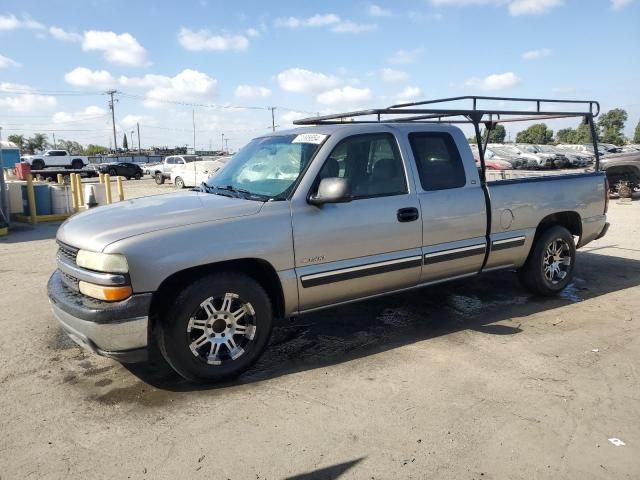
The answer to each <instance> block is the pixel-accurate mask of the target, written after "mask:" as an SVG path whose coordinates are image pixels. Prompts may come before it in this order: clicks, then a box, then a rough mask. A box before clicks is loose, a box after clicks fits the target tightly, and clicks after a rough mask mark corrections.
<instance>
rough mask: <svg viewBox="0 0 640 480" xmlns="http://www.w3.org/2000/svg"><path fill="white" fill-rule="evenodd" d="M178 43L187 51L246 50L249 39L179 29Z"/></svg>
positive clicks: (205, 31)
mask: <svg viewBox="0 0 640 480" xmlns="http://www.w3.org/2000/svg"><path fill="white" fill-rule="evenodd" d="M178 41H179V42H180V45H182V46H183V47H184V48H185V49H187V50H192V51H200V50H217V51H225V50H246V49H247V48H248V47H249V39H248V38H247V37H245V36H244V35H228V34H226V33H225V34H219V35H216V34H213V33H211V32H210V31H209V30H198V31H197V32H196V31H194V30H190V29H188V28H181V29H180V33H178Z"/></svg>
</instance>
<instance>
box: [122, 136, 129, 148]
mask: <svg viewBox="0 0 640 480" xmlns="http://www.w3.org/2000/svg"><path fill="white" fill-rule="evenodd" d="M122 149H123V150H129V142H127V134H126V133H125V134H124V138H123V139H122Z"/></svg>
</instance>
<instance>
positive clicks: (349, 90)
mask: <svg viewBox="0 0 640 480" xmlns="http://www.w3.org/2000/svg"><path fill="white" fill-rule="evenodd" d="M370 99H371V90H369V89H368V88H354V87H351V86H349V85H347V86H346V87H342V88H334V89H332V90H329V91H327V92H324V93H321V94H320V95H318V96H317V97H316V100H317V101H318V103H322V104H324V105H336V104H338V103H340V104H358V103H361V102H364V101H366V100H370Z"/></svg>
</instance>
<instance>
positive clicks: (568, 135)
mask: <svg viewBox="0 0 640 480" xmlns="http://www.w3.org/2000/svg"><path fill="white" fill-rule="evenodd" d="M575 138H576V131H575V129H573V128H561V129H560V130H558V132H557V133H556V140H557V142H558V143H576V142H575Z"/></svg>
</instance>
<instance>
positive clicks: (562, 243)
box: [518, 225, 576, 297]
mask: <svg viewBox="0 0 640 480" xmlns="http://www.w3.org/2000/svg"><path fill="white" fill-rule="evenodd" d="M575 259H576V246H575V243H574V241H573V235H571V233H570V232H569V230H567V229H566V228H564V227H562V226H560V225H556V226H554V227H551V228H549V229H548V230H546V231H544V232H543V233H542V234H541V235H540V236H539V237H538V238H537V239H536V240H535V243H534V244H533V247H532V249H531V252H530V253H529V257H528V258H527V261H526V263H525V264H524V266H523V267H522V268H521V269H520V270H519V271H518V277H519V279H520V282H521V283H522V285H523V286H524V287H525V288H526V289H527V290H529V291H531V292H532V293H534V294H536V295H541V296H545V297H550V296H553V295H557V294H558V293H560V292H561V291H562V290H564V289H565V288H566V286H567V285H568V284H569V282H571V279H572V277H573V268H574V265H575Z"/></svg>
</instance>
